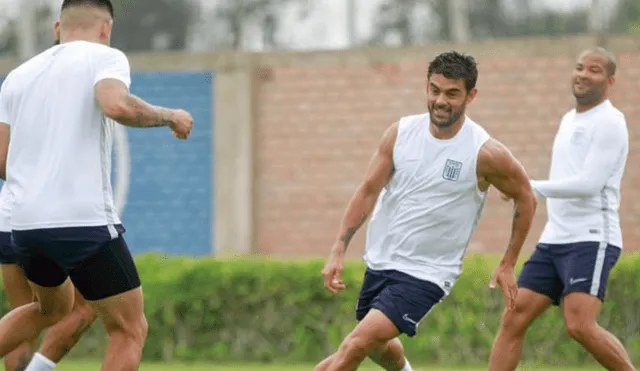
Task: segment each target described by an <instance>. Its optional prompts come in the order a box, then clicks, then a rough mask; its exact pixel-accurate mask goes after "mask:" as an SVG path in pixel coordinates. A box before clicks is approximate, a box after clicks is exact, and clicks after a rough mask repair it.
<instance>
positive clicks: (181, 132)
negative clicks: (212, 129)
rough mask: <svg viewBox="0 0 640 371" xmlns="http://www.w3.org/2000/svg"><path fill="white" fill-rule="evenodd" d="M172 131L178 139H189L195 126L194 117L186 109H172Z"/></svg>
mask: <svg viewBox="0 0 640 371" xmlns="http://www.w3.org/2000/svg"><path fill="white" fill-rule="evenodd" d="M171 116H172V124H171V131H173V136H174V137H176V138H178V139H187V138H188V137H189V135H190V134H191V129H192V128H193V117H191V114H190V113H189V112H187V111H185V110H181V109H177V110H173V111H172V115H171Z"/></svg>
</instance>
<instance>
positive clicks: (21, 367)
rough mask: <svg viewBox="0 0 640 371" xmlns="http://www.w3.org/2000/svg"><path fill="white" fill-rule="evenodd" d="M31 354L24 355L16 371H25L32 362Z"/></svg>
mask: <svg viewBox="0 0 640 371" xmlns="http://www.w3.org/2000/svg"><path fill="white" fill-rule="evenodd" d="M31 357H32V356H31V353H23V354H22V356H20V361H19V362H18V365H17V366H16V368H15V370H14V371H25V370H26V369H27V367H29V363H30V362H31Z"/></svg>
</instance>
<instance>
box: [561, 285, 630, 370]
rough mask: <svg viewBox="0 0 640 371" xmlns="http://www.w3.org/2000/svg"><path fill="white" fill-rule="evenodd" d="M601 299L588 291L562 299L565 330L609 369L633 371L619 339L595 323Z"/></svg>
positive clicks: (575, 293)
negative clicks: (587, 292)
mask: <svg viewBox="0 0 640 371" xmlns="http://www.w3.org/2000/svg"><path fill="white" fill-rule="evenodd" d="M601 306H602V302H601V301H600V299H599V298H597V297H595V296H591V295H589V294H585V293H581V292H574V293H571V294H569V295H567V296H566V297H565V299H564V320H565V324H566V327H567V333H568V334H569V336H571V337H572V338H573V339H574V340H575V341H577V342H578V343H580V344H581V345H582V346H583V347H584V348H585V349H586V350H588V351H589V352H590V353H591V354H592V355H593V356H594V357H595V359H596V360H598V362H600V364H601V365H602V366H604V367H605V368H606V369H608V370H615V371H635V370H636V368H635V367H634V366H633V364H632V363H631V360H630V359H629V355H628V354H627V351H626V350H625V349H624V346H623V345H622V343H620V341H619V340H618V339H617V338H616V337H615V336H613V334H611V333H610V332H609V331H607V330H605V329H604V328H602V327H600V325H598V323H597V318H598V315H599V314H600V308H601Z"/></svg>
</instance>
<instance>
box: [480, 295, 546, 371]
mask: <svg viewBox="0 0 640 371" xmlns="http://www.w3.org/2000/svg"><path fill="white" fill-rule="evenodd" d="M550 305H551V300H550V299H549V298H548V297H546V296H544V295H541V294H538V293H535V292H533V291H531V290H528V289H522V288H521V289H519V290H518V296H517V298H516V305H515V308H514V309H513V310H508V309H505V311H504V313H503V315H502V320H501V322H500V330H499V332H498V335H497V336H496V339H495V342H494V343H493V349H492V350H491V356H490V359H489V370H490V371H513V370H515V369H516V367H517V366H518V363H519V362H520V357H521V354H522V347H523V345H524V338H525V334H526V332H527V329H528V328H529V326H530V325H531V323H532V322H533V321H534V320H535V319H536V318H537V317H538V316H539V315H540V314H542V313H543V312H544V311H545V310H546V309H547V308H548V307H549V306H550Z"/></svg>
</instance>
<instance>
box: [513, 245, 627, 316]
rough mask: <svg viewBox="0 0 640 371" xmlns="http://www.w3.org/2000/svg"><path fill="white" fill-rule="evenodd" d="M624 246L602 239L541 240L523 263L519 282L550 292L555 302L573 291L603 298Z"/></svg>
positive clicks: (521, 285) (557, 302)
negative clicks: (595, 240)
mask: <svg viewBox="0 0 640 371" xmlns="http://www.w3.org/2000/svg"><path fill="white" fill-rule="evenodd" d="M620 253H621V249H620V248H619V247H617V246H614V245H610V244H607V243H603V242H577V243H569V244H545V243H540V244H538V245H537V246H536V249H535V251H534V252H533V254H531V257H530V258H529V260H528V261H527V262H526V263H525V264H524V267H523V269H522V272H521V273H520V277H519V278H518V285H519V286H520V287H522V288H526V289H529V290H532V291H534V292H536V293H538V294H542V295H545V296H548V297H549V298H550V299H551V301H552V302H553V304H554V305H560V303H561V302H562V298H564V297H565V296H566V295H568V294H570V293H573V292H581V293H586V294H589V295H592V296H595V297H598V298H599V299H600V300H602V301H604V299H605V293H606V289H607V281H608V280H609V273H610V272H611V269H612V268H613V267H614V266H615V264H616V262H617V261H618V259H619V258H620Z"/></svg>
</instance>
